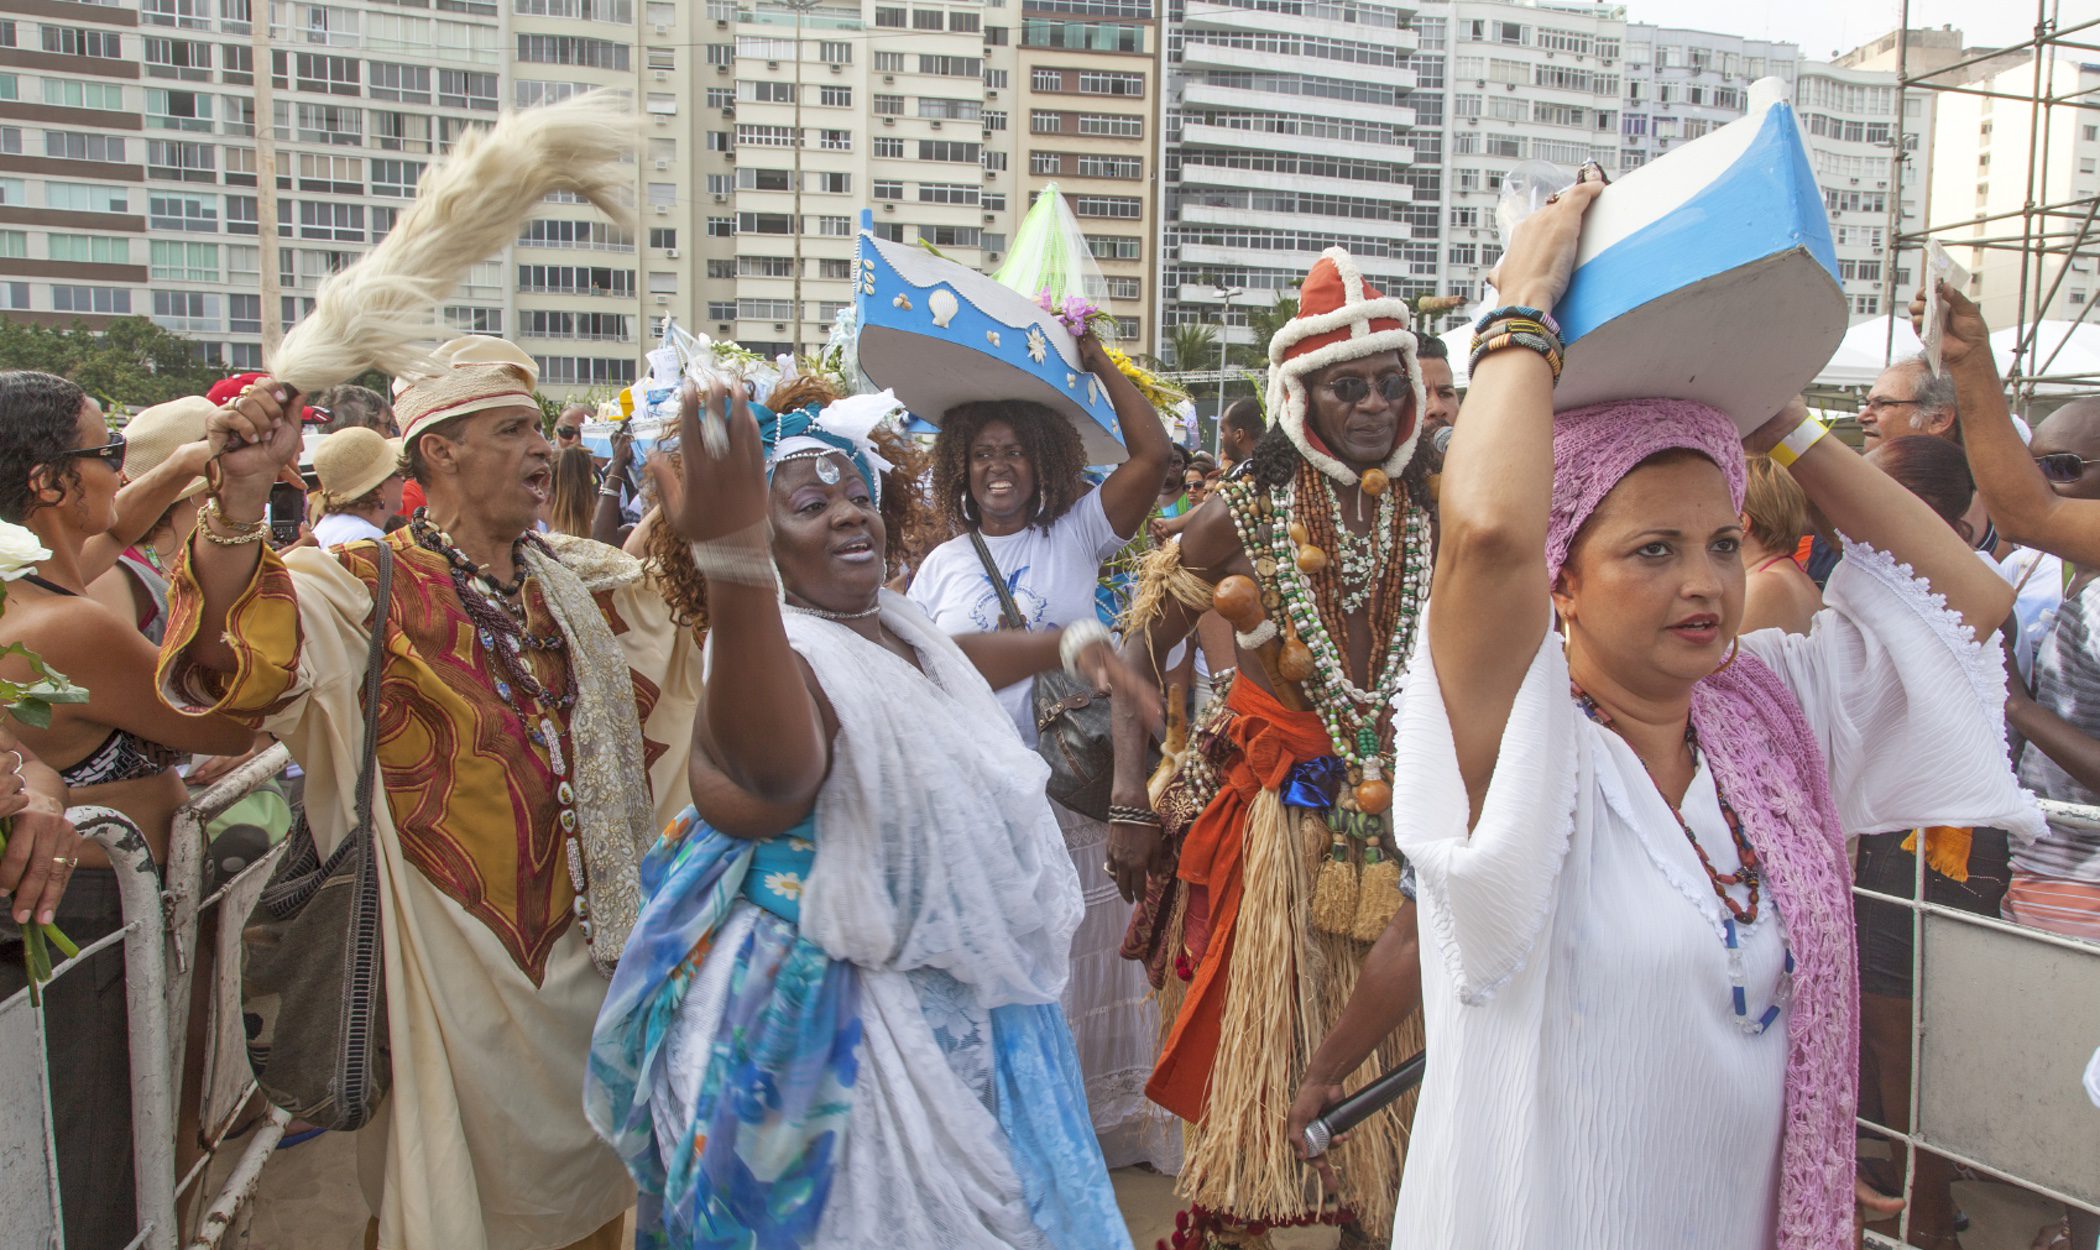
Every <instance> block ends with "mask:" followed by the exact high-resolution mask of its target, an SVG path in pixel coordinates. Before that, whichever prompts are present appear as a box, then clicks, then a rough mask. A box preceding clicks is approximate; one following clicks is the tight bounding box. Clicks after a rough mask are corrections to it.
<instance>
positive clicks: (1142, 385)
mask: <svg viewBox="0 0 2100 1250" xmlns="http://www.w3.org/2000/svg"><path fill="white" fill-rule="evenodd" d="M1101 350H1102V351H1105V352H1107V353H1108V358H1109V359H1110V360H1112V361H1114V362H1115V365H1116V369H1117V371H1118V372H1120V373H1121V374H1122V375H1123V376H1124V377H1126V378H1129V379H1130V381H1131V384H1132V385H1133V386H1135V387H1137V388H1138V394H1140V395H1143V396H1144V397H1145V402H1146V403H1148V404H1151V405H1152V406H1153V407H1154V408H1157V409H1158V410H1160V411H1161V412H1168V411H1171V410H1172V409H1174V408H1177V407H1179V406H1180V405H1182V404H1185V403H1187V402H1188V398H1189V393H1188V391H1186V390H1184V389H1183V388H1181V387H1179V386H1177V385H1175V384H1174V383H1172V382H1169V381H1167V380H1166V379H1165V378H1163V377H1161V376H1160V375H1159V374H1156V373H1154V372H1152V371H1151V370H1149V369H1147V368H1145V367H1144V366H1143V365H1141V364H1139V363H1138V362H1137V361H1135V360H1132V359H1131V358H1130V357H1129V356H1127V355H1125V354H1124V352H1123V349H1122V348H1120V347H1110V346H1109V345H1108V344H1106V343H1103V344H1102V345H1101Z"/></svg>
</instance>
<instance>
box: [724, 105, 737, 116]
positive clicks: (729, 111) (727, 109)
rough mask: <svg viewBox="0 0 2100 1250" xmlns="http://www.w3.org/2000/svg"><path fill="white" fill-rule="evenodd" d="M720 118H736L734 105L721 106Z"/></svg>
mask: <svg viewBox="0 0 2100 1250" xmlns="http://www.w3.org/2000/svg"><path fill="white" fill-rule="evenodd" d="M722 116H724V117H735V116H736V105H734V104H725V105H723V106H722Z"/></svg>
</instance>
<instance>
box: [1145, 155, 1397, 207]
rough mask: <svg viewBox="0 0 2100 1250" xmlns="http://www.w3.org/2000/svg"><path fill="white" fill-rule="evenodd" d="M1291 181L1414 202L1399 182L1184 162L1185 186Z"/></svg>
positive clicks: (1301, 186)
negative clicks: (1309, 175) (1315, 176)
mask: <svg viewBox="0 0 2100 1250" xmlns="http://www.w3.org/2000/svg"><path fill="white" fill-rule="evenodd" d="M1286 179H1288V180H1289V183H1290V187H1291V190H1293V191H1303V192H1305V193H1307V194H1309V195H1347V196H1354V197H1356V198H1358V199H1375V200H1383V201H1385V202H1387V203H1391V204H1403V203H1408V202H1411V201H1412V200H1413V199H1414V197H1415V193H1414V188H1412V187H1409V186H1408V185H1406V184H1405V183H1399V182H1364V181H1361V180H1359V179H1355V178H1309V177H1306V176H1305V175H1303V174H1285V173H1278V172H1276V171H1274V170H1268V169H1231V168H1228V167H1226V166H1222V165H1197V164H1193V163H1190V162H1186V161H1184V162H1183V163H1182V166H1181V185H1182V186H1183V187H1184V188H1187V189H1191V190H1193V189H1194V188H1198V187H1234V188H1238V189H1242V190H1249V191H1272V190H1274V189H1275V188H1276V187H1277V186H1278V185H1279V184H1280V183H1281V182H1283V181H1284V180H1286Z"/></svg>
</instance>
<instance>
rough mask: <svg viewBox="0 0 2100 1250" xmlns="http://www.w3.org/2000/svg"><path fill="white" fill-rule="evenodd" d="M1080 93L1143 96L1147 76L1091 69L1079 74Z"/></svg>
mask: <svg viewBox="0 0 2100 1250" xmlns="http://www.w3.org/2000/svg"><path fill="white" fill-rule="evenodd" d="M1079 94H1081V95H1122V96H1142V95H1144V94H1145V76H1144V75H1143V74H1111V73H1106V72H1102V71H1098V70H1097V71H1089V72H1086V73H1082V74H1081V75H1080V76H1079Z"/></svg>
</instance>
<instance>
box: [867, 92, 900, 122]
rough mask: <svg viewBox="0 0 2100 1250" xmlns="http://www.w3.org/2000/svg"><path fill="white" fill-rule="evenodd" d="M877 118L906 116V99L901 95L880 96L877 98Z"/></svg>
mask: <svg viewBox="0 0 2100 1250" xmlns="http://www.w3.org/2000/svg"><path fill="white" fill-rule="evenodd" d="M874 107H875V116H877V117H902V116H904V97H903V96H901V95H878V96H876V97H875V106H874Z"/></svg>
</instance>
